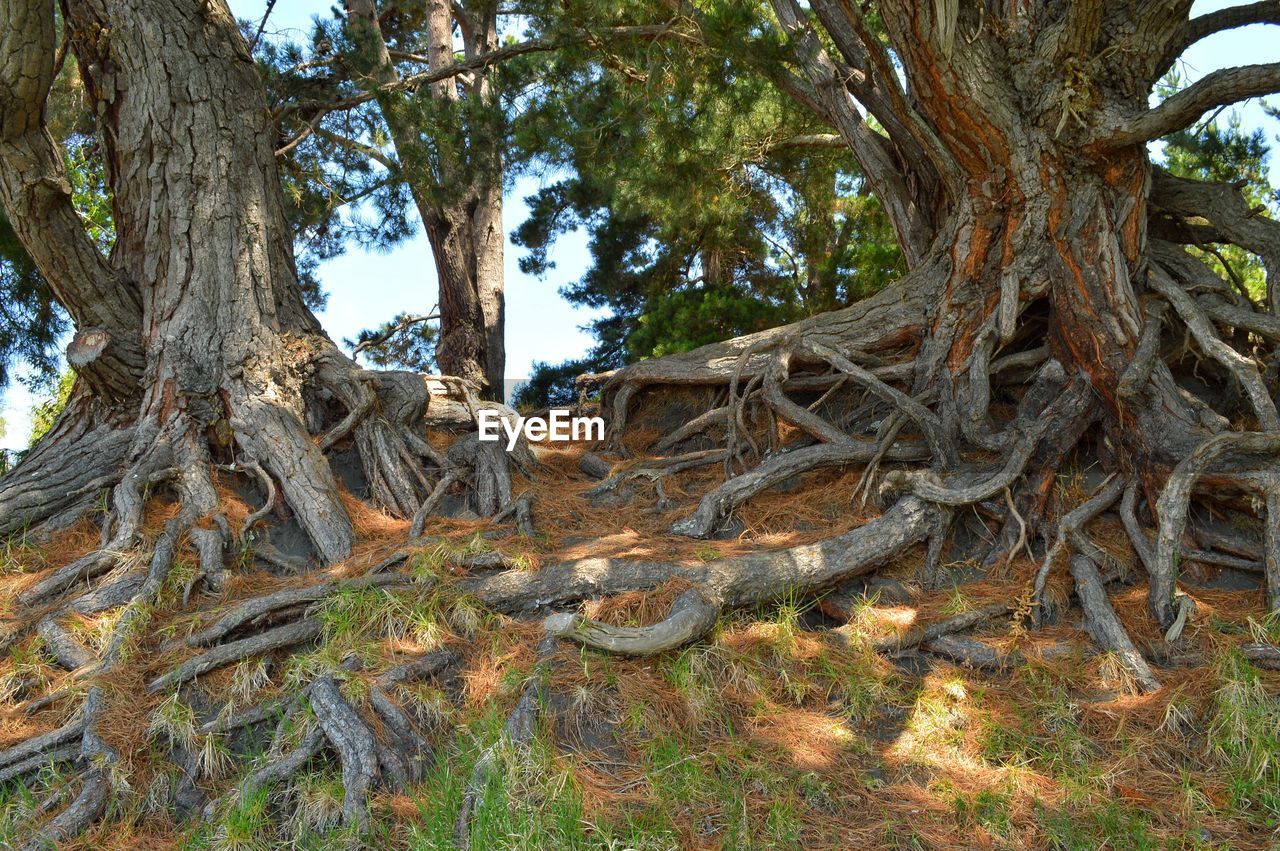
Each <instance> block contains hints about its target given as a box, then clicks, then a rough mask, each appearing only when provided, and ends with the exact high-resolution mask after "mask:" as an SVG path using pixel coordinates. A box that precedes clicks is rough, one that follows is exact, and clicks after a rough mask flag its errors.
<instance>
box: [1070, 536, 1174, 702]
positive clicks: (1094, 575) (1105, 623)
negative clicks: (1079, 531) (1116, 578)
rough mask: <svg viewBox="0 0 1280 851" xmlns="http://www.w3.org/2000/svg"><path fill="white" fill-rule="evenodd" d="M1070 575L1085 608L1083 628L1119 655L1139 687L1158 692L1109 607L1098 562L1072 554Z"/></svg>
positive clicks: (1150, 674)
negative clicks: (1096, 563)
mask: <svg viewBox="0 0 1280 851" xmlns="http://www.w3.org/2000/svg"><path fill="white" fill-rule="evenodd" d="M1071 575H1072V576H1073V577H1075V580H1076V595H1077V596H1078V597H1079V598H1080V606H1081V608H1083V609H1084V623H1085V628H1086V629H1088V630H1089V634H1090V635H1092V636H1093V640H1094V641H1096V642H1097V643H1098V645H1099V646H1100V647H1102V648H1103V649H1104V650H1110V651H1111V652H1113V653H1115V654H1116V656H1117V657H1119V659H1120V663H1121V664H1122V665H1124V666H1125V668H1127V669H1128V670H1129V672H1130V673H1131V674H1132V675H1133V678H1134V680H1135V682H1137V684H1138V686H1139V688H1141V689H1142V690H1143V691H1147V692H1150V691H1159V690H1160V687H1161V686H1160V681H1159V680H1158V679H1156V676H1155V674H1153V673H1152V672H1151V667H1150V666H1149V665H1148V664H1147V660H1146V659H1144V658H1142V654H1141V653H1139V652H1138V648H1137V647H1135V646H1134V644H1133V641H1132V640H1131V639H1130V638H1129V634H1128V633H1127V632H1126V631H1125V628H1124V626H1123V625H1122V624H1121V623H1120V619H1119V618H1117V617H1116V613H1115V609H1113V608H1111V602H1110V601H1109V600H1108V599H1107V592H1106V588H1105V586H1104V585H1103V583H1102V575H1101V574H1099V573H1098V568H1097V565H1095V564H1094V563H1093V560H1092V559H1090V558H1089V557H1087V556H1083V555H1077V556H1072V557H1071Z"/></svg>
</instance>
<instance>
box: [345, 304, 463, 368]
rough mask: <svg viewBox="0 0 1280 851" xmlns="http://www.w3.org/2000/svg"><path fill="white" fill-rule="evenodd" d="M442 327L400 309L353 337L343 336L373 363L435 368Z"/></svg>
mask: <svg viewBox="0 0 1280 851" xmlns="http://www.w3.org/2000/svg"><path fill="white" fill-rule="evenodd" d="M439 338H440V331H439V329H438V328H437V327H436V326H435V325H432V324H430V323H428V322H427V321H425V320H418V319H416V318H415V317H413V316H412V315H410V314H408V313H400V314H397V315H396V316H395V317H393V318H392V319H391V321H390V322H384V323H383V324H382V325H381V326H379V327H377V328H370V329H366V330H363V331H361V332H360V333H359V334H357V335H356V338H355V339H354V340H343V341H342V342H343V343H345V344H346V345H347V346H348V347H350V348H351V349H353V350H355V351H357V352H358V353H360V354H363V355H364V356H365V357H366V358H368V359H369V362H370V363H372V364H373V365H374V366H378V367H381V368H383V369H406V370H409V371H411V372H433V371H434V367H435V362H436V342H437V341H438V340H439Z"/></svg>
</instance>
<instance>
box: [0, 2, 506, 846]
mask: <svg viewBox="0 0 1280 851" xmlns="http://www.w3.org/2000/svg"><path fill="white" fill-rule="evenodd" d="M64 8H65V12H66V16H67V24H68V25H67V27H66V32H67V33H68V38H69V48H70V50H71V52H72V53H73V55H74V56H75V58H76V60H77V63H78V65H79V68H80V74H81V77H82V79H83V82H84V85H85V92H86V96H87V98H88V103H89V106H90V108H91V110H92V111H93V112H94V114H96V115H98V116H100V122H99V127H98V130H99V133H100V136H101V139H102V146H103V156H104V158H105V161H106V162H107V163H108V165H109V168H108V174H109V185H110V191H111V198H112V209H113V218H114V227H115V243H114V248H113V250H112V252H111V254H110V257H109V258H108V257H104V256H103V255H102V254H101V253H100V252H99V251H98V249H97V247H96V246H95V245H94V243H93V241H92V240H91V238H90V236H89V235H88V234H87V233H86V231H85V228H84V226H83V223H82V220H81V218H80V217H79V215H78V214H77V213H76V211H75V209H74V207H73V205H72V200H71V187H70V185H69V182H68V179H67V173H66V170H65V167H64V163H63V159H62V156H61V155H60V151H58V149H57V148H56V146H55V144H54V142H53V141H52V139H51V137H50V135H49V133H48V130H47V128H46V126H45V123H44V116H45V108H44V107H45V102H46V99H47V97H48V94H49V90H50V86H51V83H52V80H53V76H54V69H55V56H56V51H55V38H56V32H57V29H56V27H55V17H54V6H53V4H52V3H50V2H44V0H5V2H4V3H0V21H4V24H3V26H0V56H4V57H5V61H4V63H3V65H0V198H2V200H3V202H4V207H5V211H6V213H7V215H8V218H9V220H10V222H11V223H12V225H13V228H14V231H15V233H16V234H17V235H18V237H19V238H20V239H21V240H22V243H23V245H24V246H25V248H26V249H27V251H28V252H29V253H30V255H31V257H32V258H33V260H34V262H35V263H36V265H37V267H38V269H39V271H40V273H41V275H42V277H43V278H44V280H45V281H46V282H47V283H48V285H49V287H50V289H51V290H52V291H53V293H54V294H55V295H56V297H57V298H58V300H59V302H60V303H61V304H62V306H63V307H64V308H65V309H66V310H67V312H68V314H69V315H70V316H71V318H72V320H73V321H74V322H75V325H76V329H77V331H76V335H75V338H74V340H73V341H72V343H71V345H70V347H69V348H68V352H67V359H68V362H69V363H70V365H71V366H72V368H73V369H74V370H75V372H76V375H77V382H76V390H75V391H74V392H73V394H72V397H71V399H70V400H69V401H68V404H67V406H66V408H65V410H64V412H63V413H62V415H61V416H60V417H59V419H58V421H57V423H56V424H55V425H54V426H53V428H52V429H51V430H50V432H49V434H48V435H47V436H46V437H45V439H44V440H42V441H41V442H40V444H39V445H38V446H37V447H36V448H35V449H33V450H32V451H31V452H30V453H29V454H28V455H27V456H26V458H25V459H24V460H23V462H22V464H20V465H19V467H18V468H17V469H16V470H15V471H13V472H12V473H10V474H9V475H7V476H6V477H5V478H4V479H3V480H2V481H0V534H5V535H7V534H10V533H12V532H14V531H17V530H22V529H36V528H39V526H40V525H41V524H42V523H45V522H46V521H49V520H50V519H52V520H53V522H54V523H55V524H56V523H59V522H65V518H66V517H67V516H79V515H82V514H83V513H84V512H85V511H86V510H87V509H88V508H89V507H91V505H92V502H93V500H94V499H95V498H96V496H97V494H98V493H99V492H100V491H101V490H102V489H103V488H113V495H112V499H111V501H110V516H109V519H108V520H107V534H106V535H105V536H104V544H105V545H104V547H103V548H102V549H101V550H99V551H96V552H94V553H91V554H89V555H88V556H85V557H84V558H82V559H79V560H77V561H76V562H73V563H72V564H70V565H67V566H66V567H64V568H61V569H59V570H58V571H55V572H54V573H53V574H52V575H51V576H49V577H46V578H45V579H44V580H42V581H41V582H40V583H38V584H37V585H36V586H33V587H32V588H31V589H29V591H28V592H26V593H25V594H24V601H25V602H26V603H28V604H40V605H43V604H44V602H50V601H57V600H60V599H61V598H62V597H63V596H64V595H65V594H66V593H67V592H68V591H71V592H73V593H80V592H79V590H78V589H79V587H80V586H82V583H83V581H84V580H86V579H89V578H92V577H96V576H98V575H101V574H103V573H105V572H108V571H110V570H111V569H113V568H114V567H115V566H117V565H118V564H119V563H120V560H121V559H122V558H123V557H124V554H125V553H126V552H128V551H129V550H130V549H131V548H132V547H133V546H135V545H136V544H137V543H138V542H139V537H138V536H139V531H140V526H141V523H142V520H143V512H144V510H145V505H144V499H143V497H144V493H145V491H146V490H147V489H149V488H151V487H155V486H158V485H167V486H169V487H171V488H172V490H173V492H174V495H175V496H176V498H177V500H178V502H179V503H180V505H181V508H180V510H179V511H178V513H177V515H176V516H175V517H174V518H173V519H172V520H170V521H169V522H168V523H167V524H166V525H165V528H164V530H163V532H162V534H161V537H160V540H159V541H158V542H157V543H156V545H155V550H154V554H153V556H152V558H151V561H150V572H149V576H148V579H147V581H146V582H145V583H144V584H143V587H142V588H140V589H137V590H136V593H133V594H132V596H131V597H128V598H126V600H127V605H126V608H125V611H124V612H123V614H122V615H121V619H120V622H119V624H118V626H117V628H116V630H115V632H114V633H113V637H112V639H111V642H110V645H109V646H108V647H107V648H106V650H105V651H104V653H103V656H102V658H101V660H100V662H99V666H98V670H99V671H101V672H109V671H111V670H112V669H113V668H114V667H115V666H116V665H117V664H119V663H120V661H121V658H122V656H123V655H124V649H123V648H124V646H125V644H126V643H127V637H128V636H129V635H130V634H131V630H133V629H136V628H138V627H139V624H140V623H143V622H145V612H146V610H147V607H148V606H149V605H150V604H151V603H152V602H153V601H154V599H155V596H156V594H157V593H158V592H159V588H160V585H161V584H162V583H163V581H164V578H165V576H166V574H167V572H168V570H169V568H170V567H171V565H172V563H173V558H174V553H175V550H176V549H177V547H178V546H179V545H180V543H181V542H183V541H185V540H190V541H191V542H192V543H193V545H195V546H196V548H197V549H198V551H199V552H200V553H201V556H200V559H201V566H202V571H203V572H204V575H205V576H206V577H208V578H209V581H211V582H213V583H214V584H215V585H216V583H217V581H218V577H220V576H224V575H225V574H224V572H223V560H224V558H225V556H226V553H227V550H228V549H229V547H230V546H231V544H232V533H231V531H230V530H229V528H228V524H227V522H226V520H225V518H224V517H223V516H222V514H221V508H220V502H219V497H218V492H217V490H216V489H215V487H214V484H213V480H212V474H213V469H214V465H215V464H222V465H231V466H232V467H233V468H234V469H238V470H245V471H249V472H251V473H253V474H254V475H255V476H256V477H257V478H259V479H260V480H261V481H263V482H264V495H266V496H267V498H268V499H271V498H273V497H275V495H276V494H278V499H276V503H277V505H278V506H279V507H281V508H284V509H287V510H288V511H289V512H291V513H292V515H293V517H295V518H296V519H297V521H298V523H299V525H300V526H301V528H302V529H303V530H304V531H305V532H306V534H307V537H308V538H309V539H310V542H311V544H312V546H313V547H314V550H315V553H316V555H317V557H318V558H319V560H320V561H321V562H326V563H328V562H336V561H339V560H341V559H344V558H346V557H347V556H348V555H349V554H350V552H351V547H352V543H353V538H354V533H353V530H352V525H351V520H350V517H349V515H348V513H347V509H346V508H345V507H344V505H343V502H342V499H341V497H340V494H339V491H338V486H337V483H336V481H335V478H334V474H333V472H332V471H331V469H330V467H329V463H328V461H327V459H326V458H325V456H324V450H325V449H327V448H329V447H330V446H332V445H333V444H335V443H337V442H339V441H345V440H350V441H351V442H352V444H353V445H354V446H355V447H356V448H357V450H358V452H359V455H360V457H361V460H362V463H363V465H364V470H365V473H366V475H367V477H368V480H369V482H370V486H371V489H372V492H373V495H374V498H375V499H377V500H378V501H379V502H380V503H381V504H382V505H383V506H384V507H386V508H387V509H388V510H390V511H393V512H398V513H401V514H405V515H411V514H413V513H414V512H415V511H417V510H418V509H419V507H420V506H421V505H422V503H423V500H424V499H425V498H426V496H427V494H428V492H429V491H430V489H431V482H430V481H429V480H428V479H427V477H426V476H425V475H424V473H423V470H422V469H421V468H422V466H423V461H424V459H435V460H436V461H437V462H439V463H441V464H444V463H446V462H445V459H444V458H443V456H442V455H440V453H438V452H436V451H435V450H434V449H432V448H431V447H430V446H428V445H427V444H426V443H425V441H423V440H422V439H421V437H419V436H418V435H417V434H415V433H414V431H413V429H412V428H410V427H409V423H411V422H412V423H416V422H417V421H418V420H419V419H420V418H421V416H422V414H423V412H424V410H425V408H426V406H427V403H428V399H429V393H428V389H427V386H426V385H425V383H424V382H423V381H422V380H421V379H420V378H419V377H418V376H417V375H415V374H411V373H395V372H386V373H381V372H380V373H372V372H366V371H365V370H363V369H361V368H360V367H358V366H357V365H356V364H355V363H354V362H353V361H352V360H351V359H350V358H348V357H347V356H346V355H344V354H343V353H342V352H341V351H340V350H339V349H338V348H337V347H336V346H335V345H334V344H333V343H332V342H331V341H330V340H329V339H328V338H327V337H326V336H325V335H324V333H323V332H322V331H321V329H320V327H319V325H318V323H317V322H316V320H315V318H314V316H313V315H312V314H311V313H310V311H309V310H308V309H307V307H306V305H305V303H304V297H303V292H302V289H301V287H300V285H299V281H298V276H297V272H296V268H295V265H294V259H293V248H292V239H291V233H290V230H289V227H288V225H287V222H286V219H285V211H284V205H283V202H282V192H281V184H280V180H279V177H278V175H277V169H276V163H275V145H274V144H273V143H274V141H275V134H274V133H273V132H272V128H271V126H270V123H269V122H270V115H269V113H268V111H267V109H266V103H265V99H264V92H263V86H262V81H261V79H260V77H259V74H258V71H257V69H256V68H255V67H254V64H253V62H252V61H251V59H250V55H249V51H248V47H247V45H246V43H245V41H244V38H243V37H242V35H241V33H240V31H239V29H238V28H237V25H236V22H235V20H234V19H233V18H232V16H231V15H230V13H229V11H228V10H227V8H226V6H225V5H224V4H221V3H211V4H208V3H175V2H170V0H142V2H128V3H125V2H114V0H112V1H111V2H102V3H99V2H71V3H67V4H65V5H64ZM157 33H162V34H163V38H156V37H155V36H156V34H157ZM459 398H461V396H459ZM321 399H323V400H324V402H323V403H321V402H319V401H318V400H321ZM326 409H327V410H331V411H336V413H333V414H331V415H328V416H326V415H325V414H324V413H323V411H324V410H326ZM309 423H314V424H315V426H316V427H317V430H318V431H320V432H321V433H320V434H319V435H314V436H313V435H312V434H311V433H310V432H309V429H308V424H309ZM476 463H479V462H476ZM490 463H491V464H505V455H503V453H501V452H498V453H497V457H496V458H495V459H493V460H492V461H491V462H490ZM451 466H452V465H451ZM502 469H504V470H505V467H503V468H502ZM459 472H461V471H459ZM455 478H457V476H455ZM489 478H490V479H492V478H493V474H490V476H489ZM507 481H508V482H509V477H508V478H507ZM490 498H491V499H503V497H502V495H501V493H500V492H498V491H496V490H495V488H493V487H491V488H490ZM268 510H269V509H268ZM491 510H492V509H491ZM60 518H61V519H60ZM240 534H241V530H237V531H236V536H237V537H239V536H240ZM197 542H198V543H197ZM139 619H142V620H139ZM106 700H107V698H106V697H105V696H104V695H103V693H102V691H101V689H100V688H99V687H98V686H93V687H91V688H90V690H89V693H88V696H87V700H86V706H85V710H84V713H83V715H82V721H81V722H78V723H81V725H82V726H81V728H80V729H81V730H82V731H83V737H82V738H83V743H82V748H81V752H82V755H83V757H84V758H85V759H86V760H87V764H89V765H90V766H91V767H90V768H89V769H87V771H86V773H85V775H84V782H83V784H82V786H81V789H80V792H79V794H78V797H77V798H76V799H75V800H74V801H73V802H72V803H71V804H70V806H69V808H68V809H67V810H66V811H65V812H63V813H62V814H61V815H60V816H58V817H56V818H54V819H53V820H52V821H51V822H49V824H48V825H46V827H45V828H44V829H43V831H42V833H41V836H40V837H38V838H37V839H36V840H34V841H37V842H44V841H48V840H56V839H58V838H60V837H64V836H67V835H71V834H74V833H75V832H77V831H78V830H79V829H80V828H82V827H83V826H84V825H85V824H86V823H88V822H89V821H91V820H93V819H94V818H96V817H97V816H98V814H99V813H100V812H101V811H102V809H103V807H104V806H105V805H106V801H107V798H108V796H109V793H110V784H109V782H108V781H107V779H106V776H105V775H106V772H107V771H108V770H109V768H108V766H109V764H110V763H111V762H112V760H114V759H115V754H114V752H113V751H112V749H111V747H110V746H109V745H106V744H105V743H104V742H103V741H102V740H101V739H100V738H99V737H98V736H97V734H96V733H95V732H94V724H95V721H96V719H97V717H98V715H99V713H101V712H102V708H103V704H104V702H105V701H106Z"/></svg>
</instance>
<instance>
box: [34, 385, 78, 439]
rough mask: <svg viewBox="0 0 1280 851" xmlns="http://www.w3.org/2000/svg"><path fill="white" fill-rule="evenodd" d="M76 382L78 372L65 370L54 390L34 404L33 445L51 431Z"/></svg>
mask: <svg viewBox="0 0 1280 851" xmlns="http://www.w3.org/2000/svg"><path fill="white" fill-rule="evenodd" d="M75 384H76V374H75V373H74V372H72V371H71V370H67V371H65V372H63V373H62V375H61V376H60V377H59V378H58V384H57V386H56V387H55V388H54V389H53V392H52V393H50V394H49V395H48V396H46V397H44V398H43V399H41V400H40V401H38V402H36V404H35V405H34V406H32V408H31V442H30V445H31V446H35V445H36V444H37V443H39V442H40V439H41V438H43V437H44V436H45V435H46V434H48V433H49V429H51V428H53V424H54V423H55V422H57V420H58V415H59V414H61V413H62V409H63V408H65V407H66V406H67V400H68V399H70V398H71V391H72V389H73V388H74V387H75Z"/></svg>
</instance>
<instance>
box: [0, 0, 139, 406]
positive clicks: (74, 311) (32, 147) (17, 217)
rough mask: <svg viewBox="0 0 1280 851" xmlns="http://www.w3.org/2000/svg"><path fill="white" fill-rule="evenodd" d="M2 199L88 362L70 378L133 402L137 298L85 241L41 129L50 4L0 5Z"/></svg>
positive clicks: (54, 151)
mask: <svg viewBox="0 0 1280 851" xmlns="http://www.w3.org/2000/svg"><path fill="white" fill-rule="evenodd" d="M0 21H4V22H5V23H4V24H3V25H2V26H0V201H3V203H4V208H5V210H6V211H7V213H8V217H9V221H10V222H11V223H12V225H13V229H14V231H15V232H16V233H17V235H18V237H19V238H20V239H21V240H22V244H23V245H24V246H25V247H26V249H27V251H28V252H29V253H30V254H31V257H32V259H33V260H35V263H36V267H37V268H38V269H39V270H40V274H41V275H42V276H43V277H44V279H45V280H46V281H47V282H48V283H49V286H50V287H51V288H52V289H53V293H54V295H55V296H56V297H57V299H58V301H59V302H60V303H61V304H62V306H63V307H65V308H66V309H67V312H68V313H70V314H71V317H72V319H73V320H74V321H75V324H76V327H77V328H78V329H79V330H80V332H81V334H90V335H91V336H92V339H91V340H87V341H86V349H85V351H92V353H93V357H92V359H91V361H88V362H83V363H81V365H80V366H79V367H78V368H77V372H78V373H79V374H80V375H82V376H84V377H85V378H86V380H87V381H88V383H89V384H90V386H91V387H92V388H93V390H94V392H95V393H97V394H99V395H100V396H103V397H105V398H113V399H118V400H128V399H133V398H134V397H135V396H136V395H137V392H138V382H137V379H138V376H140V375H141V373H142V369H143V365H144V361H145V359H144V356H143V353H142V341H141V328H142V306H141V305H142V298H141V295H140V293H139V291H138V288H137V286H136V285H135V284H134V283H133V282H132V281H130V280H129V279H128V278H127V277H126V276H125V275H124V274H123V273H122V272H119V271H117V270H116V269H113V268H112V267H111V266H110V265H109V264H108V263H107V261H106V259H105V258H104V257H103V256H102V254H101V253H100V252H99V251H98V248H97V246H95V245H94V244H93V242H92V241H91V240H90V239H89V235H88V234H87V233H86V232H85V230H84V225H83V223H82V222H81V220H80V216H79V214H78V213H77V212H76V210H75V207H74V206H73V205H72V202H71V185H70V183H69V182H68V179H67V172H66V167H65V165H64V164H63V158H62V151H61V150H59V149H58V147H57V146H56V145H55V144H54V141H53V139H52V137H51V136H50V135H49V132H48V130H47V129H46V128H45V122H44V108H45V101H46V100H47V99H48V96H49V89H50V87H51V86H52V85H53V76H54V68H55V59H56V53H57V51H56V50H55V48H54V42H55V22H54V15H53V4H52V3H46V2H42V0H0Z"/></svg>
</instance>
